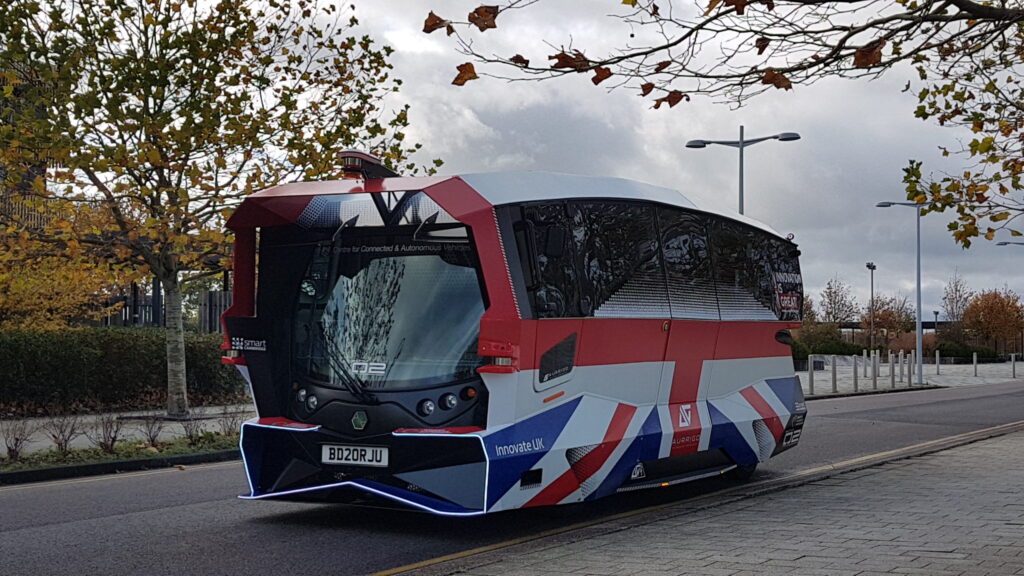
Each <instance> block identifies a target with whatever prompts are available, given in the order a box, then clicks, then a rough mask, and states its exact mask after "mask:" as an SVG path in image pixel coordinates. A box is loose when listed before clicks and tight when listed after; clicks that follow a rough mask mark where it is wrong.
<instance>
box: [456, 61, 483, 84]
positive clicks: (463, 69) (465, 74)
mask: <svg viewBox="0 0 1024 576" xmlns="http://www.w3.org/2000/svg"><path fill="white" fill-rule="evenodd" d="M455 68H456V69H457V70H458V71H459V74H458V75H457V76H455V80H452V84H455V85H456V86H462V85H463V84H465V83H466V82H469V81H470V80H476V79H477V78H479V76H477V75H476V68H474V67H473V63H472V62H466V63H465V64H459V65H458V66H456V67H455Z"/></svg>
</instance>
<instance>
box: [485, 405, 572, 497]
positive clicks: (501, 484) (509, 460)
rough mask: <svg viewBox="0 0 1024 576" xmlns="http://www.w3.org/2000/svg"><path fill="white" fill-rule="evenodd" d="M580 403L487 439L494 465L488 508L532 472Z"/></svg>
mask: <svg viewBox="0 0 1024 576" xmlns="http://www.w3.org/2000/svg"><path fill="white" fill-rule="evenodd" d="M580 400H581V398H576V399H575V400H572V401H571V402H566V403H565V404H562V405H561V406H558V407H556V408H553V409H551V410H548V411H547V412H542V413H540V414H537V415H536V416H532V417H530V418H527V419H526V420H523V421H522V422H517V423H516V424H513V425H512V426H509V427H508V428H503V429H501V430H498V431H497V432H495V433H493V434H490V435H488V436H485V437H484V446H485V447H486V450H487V458H488V459H489V460H490V461H491V469H490V479H489V480H490V481H489V484H488V488H487V507H488V508H490V507H491V506H493V505H494V503H495V502H497V501H498V499H499V498H501V497H502V496H503V495H504V494H505V493H506V492H508V491H509V489H510V488H512V486H515V484H516V482H518V481H519V477H520V476H522V475H523V472H526V471H527V470H529V469H531V468H533V465H534V464H536V463H537V462H539V461H540V459H541V458H543V457H544V455H545V454H547V453H548V451H549V450H551V446H553V445H554V444H555V440H557V439H558V436H559V435H561V433H562V430H564V429H565V425H566V424H568V422H569V419H570V418H572V415H573V413H574V412H575V411H576V408H577V407H578V406H579V405H580ZM499 450H500V452H501V454H499Z"/></svg>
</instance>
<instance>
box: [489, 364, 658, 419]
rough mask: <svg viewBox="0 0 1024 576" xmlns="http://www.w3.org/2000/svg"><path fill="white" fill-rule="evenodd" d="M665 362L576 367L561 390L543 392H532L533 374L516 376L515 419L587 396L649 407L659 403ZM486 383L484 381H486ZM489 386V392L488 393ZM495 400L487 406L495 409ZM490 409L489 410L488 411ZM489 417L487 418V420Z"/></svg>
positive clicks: (523, 373) (556, 387) (534, 374)
mask: <svg viewBox="0 0 1024 576" xmlns="http://www.w3.org/2000/svg"><path fill="white" fill-rule="evenodd" d="M663 364H664V362H634V363H631V364H606V365H602V366H575V367H573V370H572V374H573V376H572V378H571V379H570V380H569V381H568V382H566V383H564V384H563V385H561V386H555V387H552V388H549V389H546V390H544V391H542V392H535V391H534V389H533V382H534V381H536V379H537V375H536V372H537V371H536V370H524V371H522V372H519V374H520V375H521V377H522V378H528V379H529V380H524V381H522V383H521V385H520V386H519V387H518V388H517V390H518V392H517V396H516V401H515V414H516V418H517V419H519V420H522V419H524V418H529V417H530V416H532V415H533V414H536V413H538V412H541V411H543V410H548V409H550V408H553V407H554V406H557V405H559V404H563V403H564V402H565V401H566V400H567V399H569V398H574V397H576V396H579V395H580V394H583V393H586V394H587V395H588V396H601V397H604V398H608V399H610V400H615V401H618V402H625V403H626V404H632V405H634V406H640V405H643V404H647V405H651V404H654V403H655V402H657V401H658V395H659V392H660V390H661V377H662V376H661V372H662V365H663ZM485 383H486V380H485ZM490 389H491V388H490V386H488V390H490ZM562 391H564V392H565V395H564V396H562V397H561V398H559V399H558V400H557V401H554V402H549V403H547V404H545V403H544V398H547V397H550V396H551V395H552V394H553V393H556V392H562ZM494 402H495V401H494V399H493V396H492V400H491V402H490V404H489V406H494ZM490 409H491V408H489V410H490ZM489 418H490V417H489V416H488V419H489Z"/></svg>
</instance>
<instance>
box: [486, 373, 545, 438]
mask: <svg viewBox="0 0 1024 576" xmlns="http://www.w3.org/2000/svg"><path fill="white" fill-rule="evenodd" d="M480 377H481V379H482V380H483V381H484V386H486V387H487V395H488V398H487V430H488V432H491V431H494V430H495V429H497V428H501V427H504V426H507V425H509V424H512V423H513V422H515V421H516V397H517V396H518V393H517V390H519V389H520V388H521V387H522V384H524V383H525V385H526V387H527V388H532V386H530V381H531V380H532V379H533V374H532V373H531V372H517V373H514V374H490V373H483V374H480ZM526 378H529V379H530V380H527V379H526Z"/></svg>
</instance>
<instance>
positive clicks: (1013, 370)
mask: <svg viewBox="0 0 1024 576" xmlns="http://www.w3.org/2000/svg"><path fill="white" fill-rule="evenodd" d="M1016 377H1017V355H1016V354H1010V378H1016Z"/></svg>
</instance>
